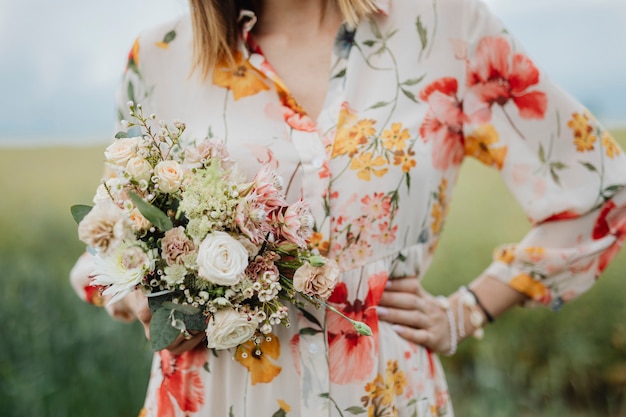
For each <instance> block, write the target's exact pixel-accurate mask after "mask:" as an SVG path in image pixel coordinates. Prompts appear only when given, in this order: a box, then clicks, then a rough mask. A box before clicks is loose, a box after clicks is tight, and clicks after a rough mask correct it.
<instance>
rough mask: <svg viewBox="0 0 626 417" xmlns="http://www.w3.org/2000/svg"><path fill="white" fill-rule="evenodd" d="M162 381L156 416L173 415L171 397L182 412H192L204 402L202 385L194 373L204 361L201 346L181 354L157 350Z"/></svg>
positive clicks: (170, 416)
mask: <svg viewBox="0 0 626 417" xmlns="http://www.w3.org/2000/svg"><path fill="white" fill-rule="evenodd" d="M159 355H160V356H161V372H162V373H163V381H162V382H161V386H160V387H159V390H158V393H157V406H158V410H159V411H158V417H176V415H177V413H176V409H175V407H174V403H173V402H172V399H174V401H176V404H177V405H178V407H179V408H180V410H181V411H183V412H196V411H198V410H199V409H200V407H201V406H202V405H203V404H204V385H203V384H202V378H201V377H200V373H199V372H198V368H200V367H201V366H202V365H203V364H204V362H205V361H206V354H205V351H204V350H203V349H194V350H190V351H188V352H185V353H183V354H181V355H178V356H176V355H173V354H171V353H170V352H169V351H167V350H162V351H160V352H159Z"/></svg>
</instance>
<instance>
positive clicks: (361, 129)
mask: <svg viewBox="0 0 626 417" xmlns="http://www.w3.org/2000/svg"><path fill="white" fill-rule="evenodd" d="M375 124H376V121H375V120H373V119H361V120H358V119H357V117H356V115H355V114H354V111H353V110H352V109H351V108H350V106H349V105H348V103H343V105H342V107H341V110H340V112H339V118H338V120H337V133H336V134H335V141H334V145H333V148H332V153H331V158H336V157H338V156H341V155H348V156H350V157H352V156H354V155H356V153H357V152H358V151H359V147H360V146H361V145H364V144H366V143H368V141H369V138H370V137H371V136H372V135H374V134H375V133H376V128H375V127H374V125H375Z"/></svg>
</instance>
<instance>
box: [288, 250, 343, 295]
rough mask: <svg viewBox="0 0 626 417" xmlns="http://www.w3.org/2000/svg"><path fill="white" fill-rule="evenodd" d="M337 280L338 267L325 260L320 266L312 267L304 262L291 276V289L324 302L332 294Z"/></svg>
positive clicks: (332, 262)
mask: <svg viewBox="0 0 626 417" xmlns="http://www.w3.org/2000/svg"><path fill="white" fill-rule="evenodd" d="M338 279H339V267H338V266H337V264H336V263H335V262H334V261H332V260H330V259H327V260H326V261H325V263H324V265H322V266H312V265H311V264H310V263H308V262H305V263H304V264H303V265H302V266H301V267H300V268H298V269H297V270H296V272H295V273H294V274H293V287H294V288H295V289H296V291H298V292H301V293H304V294H306V295H309V296H311V297H319V298H321V299H322V300H326V299H327V298H328V297H330V294H331V293H332V292H333V289H334V288H335V285H336V284H337V280H338Z"/></svg>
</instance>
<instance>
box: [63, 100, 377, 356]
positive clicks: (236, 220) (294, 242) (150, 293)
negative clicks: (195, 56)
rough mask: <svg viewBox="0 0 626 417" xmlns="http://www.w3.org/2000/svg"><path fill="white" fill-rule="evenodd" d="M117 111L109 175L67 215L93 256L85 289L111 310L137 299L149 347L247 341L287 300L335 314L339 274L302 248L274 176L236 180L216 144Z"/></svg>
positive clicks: (299, 217) (294, 213)
mask: <svg viewBox="0 0 626 417" xmlns="http://www.w3.org/2000/svg"><path fill="white" fill-rule="evenodd" d="M128 106H129V110H130V115H131V116H132V118H133V119H132V121H131V122H129V121H123V122H122V124H123V126H124V127H125V128H126V131H122V132H119V133H117V135H116V136H115V138H116V139H115V141H114V142H113V143H112V144H111V145H110V146H109V147H108V148H107V149H106V151H105V157H106V160H107V168H108V169H107V171H108V173H109V174H108V175H107V177H108V179H106V180H104V181H103V182H102V183H101V184H100V186H99V187H98V190H97V192H96V196H95V197H94V206H93V207H91V206H85V205H75V206H72V214H73V216H74V218H75V220H76V221H77V222H78V236H79V239H80V240H81V241H83V242H84V243H85V244H86V245H87V246H88V250H89V251H90V252H91V253H92V254H93V255H94V257H95V265H96V266H95V271H94V273H93V275H92V276H91V277H90V279H91V281H92V282H91V283H92V285H95V286H99V288H101V290H102V294H103V295H105V296H108V297H110V300H109V302H110V303H114V302H116V301H118V300H120V299H121V298H123V297H124V296H125V295H126V294H128V293H130V292H131V291H134V290H135V289H137V288H140V289H141V290H143V292H144V293H145V294H146V295H147V297H148V301H149V306H150V309H151V311H152V314H153V316H152V320H151V323H150V335H151V344H152V348H153V349H154V350H161V349H163V348H165V347H167V346H168V345H170V344H171V343H172V342H173V341H174V340H175V339H176V338H177V336H179V335H180V334H181V333H182V334H183V335H185V336H189V335H190V333H189V332H190V331H204V332H205V333H206V340H207V346H208V347H209V348H214V349H229V348H232V347H236V346H238V345H240V344H242V343H245V342H247V341H248V340H257V338H258V336H260V335H266V334H269V333H271V332H272V331H273V327H274V326H276V325H279V324H280V325H285V326H289V315H288V307H287V305H286V303H293V304H295V305H296V306H298V307H300V308H301V307H302V305H303V304H304V303H307V302H308V303H312V304H313V305H315V306H317V307H319V306H321V305H323V306H325V307H326V308H329V309H331V310H333V311H335V312H336V313H338V314H341V313H340V312H339V311H337V310H336V309H335V308H333V307H332V306H330V305H328V304H326V302H325V301H326V299H327V298H328V297H329V296H330V294H331V292H332V290H333V288H334V286H335V284H336V282H337V279H338V277H339V269H338V266H337V265H336V264H335V262H334V261H332V260H330V259H327V258H325V257H323V256H320V255H319V253H316V252H315V251H314V250H311V249H310V248H309V247H308V244H307V241H308V238H309V237H310V235H311V233H312V226H313V219H312V216H311V214H310V212H309V210H308V207H307V205H306V204H305V203H304V202H303V201H301V200H299V201H297V202H295V203H293V204H287V202H286V200H285V196H284V194H283V192H282V186H281V184H282V180H281V178H280V177H279V175H278V174H277V173H276V172H275V171H273V170H272V169H270V168H269V167H268V166H263V167H262V168H261V170H260V171H259V172H258V173H257V174H256V175H255V177H254V178H252V179H251V180H247V179H246V178H244V176H243V175H242V174H241V173H240V172H239V170H238V169H237V166H236V164H234V163H233V162H232V161H231V160H230V159H229V155H228V152H227V150H226V148H225V147H224V145H223V144H221V143H220V142H218V141H216V140H214V139H212V138H210V137H207V138H204V139H203V140H200V141H191V142H184V141H183V133H184V131H185V125H184V123H182V122H174V123H173V124H172V125H169V124H167V123H166V122H159V123H158V125H157V124H156V122H155V120H156V116H155V115H150V116H148V117H145V116H144V114H143V110H142V107H141V105H135V104H134V103H132V102H129V103H128ZM344 317H345V316H344ZM345 318H346V320H349V321H351V322H352V324H353V325H354V326H355V328H356V329H357V331H359V333H361V334H371V332H370V331H369V328H368V327H367V326H366V325H365V324H363V323H361V322H356V321H353V320H351V319H349V318H348V317H345Z"/></svg>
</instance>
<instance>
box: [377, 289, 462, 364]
mask: <svg viewBox="0 0 626 417" xmlns="http://www.w3.org/2000/svg"><path fill="white" fill-rule="evenodd" d="M377 311H378V317H379V318H380V320H383V321H386V322H389V323H392V324H393V325H394V326H393V328H394V330H395V331H396V332H397V333H398V334H399V335H400V336H402V337H403V338H405V339H406V340H408V341H410V342H413V343H416V344H419V345H422V346H425V347H426V348H428V349H430V350H431V351H433V352H449V351H450V347H451V340H450V324H449V323H448V316H447V314H446V311H445V310H444V309H443V308H442V307H441V304H440V303H439V301H438V300H437V298H435V297H434V296H433V295H431V294H429V293H428V292H427V291H426V290H424V288H422V286H421V285H420V283H419V282H418V280H417V279H416V278H415V277H406V278H395V279H390V280H389V281H388V283H387V287H386V288H385V292H384V293H383V296H382V298H381V300H380V305H379V306H378V307H377Z"/></svg>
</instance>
